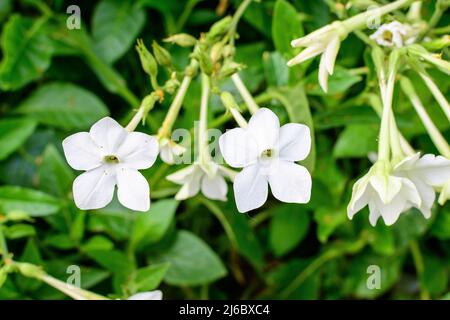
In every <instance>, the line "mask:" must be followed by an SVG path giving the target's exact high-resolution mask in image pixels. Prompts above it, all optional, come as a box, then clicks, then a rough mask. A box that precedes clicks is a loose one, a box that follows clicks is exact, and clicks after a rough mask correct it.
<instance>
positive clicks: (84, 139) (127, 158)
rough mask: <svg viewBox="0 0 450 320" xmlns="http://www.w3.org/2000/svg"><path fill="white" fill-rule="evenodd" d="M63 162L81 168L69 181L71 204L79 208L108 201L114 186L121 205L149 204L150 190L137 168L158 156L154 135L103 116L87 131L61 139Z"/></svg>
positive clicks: (139, 207)
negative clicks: (127, 128) (73, 201)
mask: <svg viewBox="0 0 450 320" xmlns="http://www.w3.org/2000/svg"><path fill="white" fill-rule="evenodd" d="M62 144H63V149H64V154H65V156H66V159H67V162H68V163H69V165H70V166H71V167H72V168H74V169H75V170H85V171H86V172H85V173H82V174H81V175H79V176H78V177H77V178H76V179H75V181H74V182H73V197H74V200H75V204H76V205H77V207H78V208H80V209H82V210H90V209H99V208H103V207H105V206H106V205H107V204H108V203H109V202H111V200H112V198H113V195H114V189H115V186H116V185H117V196H118V199H119V201H120V203H121V204H122V205H124V206H125V207H127V208H130V209H132V210H136V211H147V210H148V209H149V207H150V190H149V186H148V183H147V180H146V179H145V178H144V176H142V174H140V173H139V171H138V170H139V169H147V168H149V167H151V166H152V165H153V163H154V162H155V160H156V157H157V155H158V143H157V141H156V139H155V138H153V137H152V136H149V135H147V134H144V133H141V132H128V131H126V130H125V129H124V128H123V127H122V126H121V125H120V124H118V123H117V122H116V121H115V120H113V119H111V118H109V117H105V118H103V119H101V120H99V121H98V122H96V123H95V124H94V125H93V126H92V127H91V129H90V131H89V132H79V133H75V134H73V135H71V136H69V137H67V138H66V139H64V141H63V143H62Z"/></svg>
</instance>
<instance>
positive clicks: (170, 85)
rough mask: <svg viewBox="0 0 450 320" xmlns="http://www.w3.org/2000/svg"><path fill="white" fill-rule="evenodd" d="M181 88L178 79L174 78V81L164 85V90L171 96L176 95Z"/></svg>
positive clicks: (171, 80)
mask: <svg viewBox="0 0 450 320" xmlns="http://www.w3.org/2000/svg"><path fill="white" fill-rule="evenodd" d="M179 86H180V82H179V81H178V79H177V78H172V79H169V80H167V82H166V83H165V85H164V90H166V91H167V92H168V93H170V94H174V93H175V91H176V90H177V89H178V87H179Z"/></svg>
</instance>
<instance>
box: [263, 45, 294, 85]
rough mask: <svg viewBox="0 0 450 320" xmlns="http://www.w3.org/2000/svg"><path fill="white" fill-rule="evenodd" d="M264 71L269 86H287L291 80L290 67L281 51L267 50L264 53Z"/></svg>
mask: <svg viewBox="0 0 450 320" xmlns="http://www.w3.org/2000/svg"><path fill="white" fill-rule="evenodd" d="M263 59H264V71H265V73H266V78H267V82H268V85H269V86H274V87H277V86H286V85H287V84H288V82H289V67H288V66H287V65H286V59H284V58H283V57H282V56H281V54H280V53H279V52H276V51H275V52H270V53H269V52H267V53H265V54H264V55H263Z"/></svg>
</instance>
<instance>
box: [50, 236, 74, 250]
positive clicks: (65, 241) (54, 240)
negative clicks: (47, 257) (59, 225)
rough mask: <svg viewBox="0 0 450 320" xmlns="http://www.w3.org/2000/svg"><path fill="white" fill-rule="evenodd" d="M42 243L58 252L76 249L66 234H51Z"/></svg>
mask: <svg viewBox="0 0 450 320" xmlns="http://www.w3.org/2000/svg"><path fill="white" fill-rule="evenodd" d="M44 243H45V244H46V245H47V246H49V247H53V248H56V249H60V250H70V249H74V248H76V243H75V242H74V241H73V240H72V239H71V238H70V236H69V235H67V234H53V235H49V236H47V237H46V238H45V240H44Z"/></svg>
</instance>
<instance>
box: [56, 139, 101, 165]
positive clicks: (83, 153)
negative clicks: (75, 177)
mask: <svg viewBox="0 0 450 320" xmlns="http://www.w3.org/2000/svg"><path fill="white" fill-rule="evenodd" d="M62 146H63V150H64V155H65V156H66V159H67V162H68V163H69V165H70V166H71V167H72V168H74V169H75V170H91V169H94V168H97V167H99V166H101V164H102V151H101V150H100V148H99V147H98V146H97V145H96V144H95V142H94V141H93V140H92V139H91V137H90V136H89V133H87V132H78V133H75V134H73V135H71V136H68V137H67V138H65V139H64V141H63V142H62Z"/></svg>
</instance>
